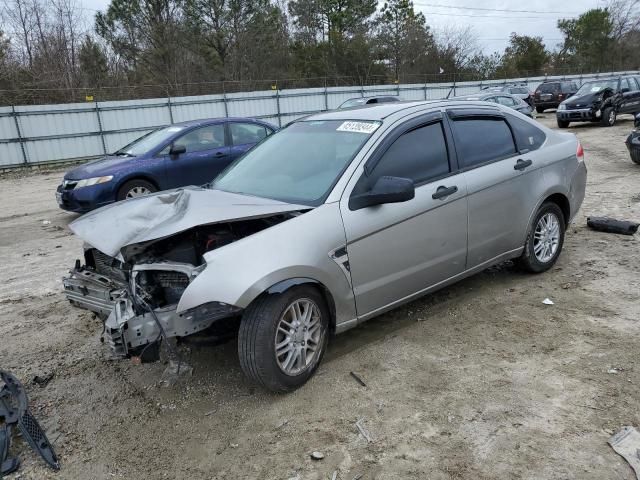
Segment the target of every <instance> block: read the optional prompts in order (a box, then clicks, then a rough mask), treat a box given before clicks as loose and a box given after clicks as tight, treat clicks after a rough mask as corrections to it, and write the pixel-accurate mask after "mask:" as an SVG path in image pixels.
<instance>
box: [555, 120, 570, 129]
mask: <svg viewBox="0 0 640 480" xmlns="http://www.w3.org/2000/svg"><path fill="white" fill-rule="evenodd" d="M557 120H558V127H559V128H569V122H567V121H566V120H560V119H559V118H558V119H557Z"/></svg>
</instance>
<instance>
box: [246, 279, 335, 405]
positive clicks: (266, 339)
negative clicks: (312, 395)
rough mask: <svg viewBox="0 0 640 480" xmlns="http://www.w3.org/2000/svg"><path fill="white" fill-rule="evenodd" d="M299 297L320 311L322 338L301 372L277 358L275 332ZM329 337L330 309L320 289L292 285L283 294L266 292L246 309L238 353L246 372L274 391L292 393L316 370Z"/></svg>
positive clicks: (250, 377) (252, 378) (253, 379)
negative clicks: (286, 369)
mask: <svg viewBox="0 0 640 480" xmlns="http://www.w3.org/2000/svg"><path fill="white" fill-rule="evenodd" d="M297 300H311V301H312V302H313V303H315V305H316V306H317V307H318V310H319V312H320V341H319V342H318V350H317V351H316V354H315V356H314V358H313V360H312V361H311V363H310V364H309V365H307V366H306V367H305V368H304V369H303V370H302V371H301V372H300V373H298V374H296V375H289V374H287V373H285V372H284V371H283V369H282V368H281V367H280V365H279V364H278V360H277V357H276V345H275V343H276V335H277V331H278V330H277V329H278V324H279V322H280V318H281V316H282V315H283V314H284V313H285V311H286V310H287V308H289V306H290V305H292V304H293V303H294V302H296V301H297ZM328 340H329V309H328V308H327V305H326V303H325V300H324V298H323V296H322V295H321V294H320V292H319V291H318V289H317V288H315V287H313V286H311V285H300V286H296V287H292V288H290V289H289V290H287V291H285V292H283V293H280V294H264V295H262V296H260V297H258V298H257V299H256V300H254V302H253V303H252V304H251V305H249V307H248V308H247V309H246V310H245V312H244V315H243V317H242V322H241V323H240V331H239V332H238V356H239V358H240V366H241V367H242V370H243V371H244V373H245V375H246V376H247V377H248V378H249V379H250V380H252V381H254V382H256V383H258V384H259V385H262V386H263V387H264V388H266V389H268V390H271V391H273V392H280V393H282V392H290V391H292V390H295V389H296V388H298V387H300V386H302V385H303V384H304V383H305V382H306V381H307V380H309V378H311V376H312V375H313V374H314V373H315V371H316V370H317V368H318V366H319V365H320V362H321V361H322V357H323V356H324V353H325V351H326V349H327V342H328Z"/></svg>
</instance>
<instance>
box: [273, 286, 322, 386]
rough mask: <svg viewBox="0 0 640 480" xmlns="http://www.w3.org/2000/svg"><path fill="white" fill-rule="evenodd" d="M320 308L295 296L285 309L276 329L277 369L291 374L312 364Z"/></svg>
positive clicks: (318, 340)
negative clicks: (294, 299) (295, 298)
mask: <svg viewBox="0 0 640 480" xmlns="http://www.w3.org/2000/svg"><path fill="white" fill-rule="evenodd" d="M322 335H323V332H322V322H321V318H320V309H319V308H318V306H317V305H316V304H315V302H313V301H312V300H310V299H308V298H301V299H297V300H296V301H294V302H293V303H291V304H290V305H289V306H288V307H287V308H286V309H285V310H284V313H283V314H282V316H281V317H280V320H279V322H278V326H277V329H276V338H275V346H276V360H277V362H278V366H279V367H280V370H282V372H283V373H284V374H286V375H289V376H295V375H298V374H300V373H301V372H303V371H304V370H305V369H306V368H308V367H309V366H310V365H313V363H314V361H315V360H316V357H317V356H318V354H319V352H320V349H321V348H320V346H321V341H322Z"/></svg>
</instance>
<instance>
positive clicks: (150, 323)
mask: <svg viewBox="0 0 640 480" xmlns="http://www.w3.org/2000/svg"><path fill="white" fill-rule="evenodd" d="M239 312H240V309H238V308H237V307H234V306H232V305H226V304H223V303H217V302H213V303H208V304H204V305H201V306H199V307H197V308H194V309H192V310H187V311H186V312H182V313H176V305H170V306H167V307H164V308H158V309H155V310H154V313H155V316H156V318H157V319H158V322H160V325H162V328H163V330H164V332H161V331H160V327H159V325H158V323H156V319H155V318H154V316H153V315H152V314H151V313H150V312H144V313H142V314H140V315H137V314H136V313H135V311H134V308H133V303H132V302H131V300H130V299H129V298H122V299H119V300H118V301H117V302H116V304H115V307H114V309H113V311H112V312H111V314H110V315H109V318H107V321H106V322H105V335H106V340H107V343H108V344H109V346H110V347H111V350H112V351H113V353H114V354H115V355H118V356H122V357H126V356H130V355H132V354H134V352H136V350H137V349H139V348H140V347H144V346H146V345H148V344H149V343H152V342H155V341H157V340H158V339H159V338H160V335H161V334H163V335H166V337H167V338H171V337H186V336H189V335H192V334H194V333H197V332H200V331H202V330H205V329H207V328H208V327H210V326H211V324H213V323H214V322H215V321H217V320H221V319H223V318H228V317H230V316H233V315H235V314H237V313H239Z"/></svg>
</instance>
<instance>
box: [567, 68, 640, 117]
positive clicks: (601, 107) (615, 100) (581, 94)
mask: <svg viewBox="0 0 640 480" xmlns="http://www.w3.org/2000/svg"><path fill="white" fill-rule="evenodd" d="M638 112H640V77H635V76H624V77H609V78H602V79H599V80H592V81H590V82H586V83H584V84H583V85H582V86H581V87H580V89H579V90H578V91H577V92H576V93H575V95H574V96H573V97H571V98H570V99H568V100H565V101H564V102H562V103H561V104H560V105H559V106H558V111H557V112H556V117H557V120H558V127H560V128H567V127H568V126H569V123H570V122H600V124H601V125H603V126H605V127H611V126H613V125H614V124H615V123H616V118H617V116H618V115H619V114H621V113H631V114H636V113H638Z"/></svg>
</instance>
